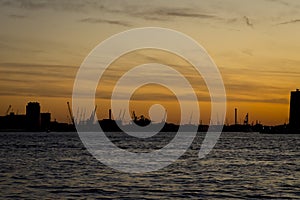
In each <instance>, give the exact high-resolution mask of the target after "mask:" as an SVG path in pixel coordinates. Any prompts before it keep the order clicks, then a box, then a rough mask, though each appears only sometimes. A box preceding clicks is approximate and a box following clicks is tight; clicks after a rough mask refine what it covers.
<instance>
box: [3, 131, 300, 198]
mask: <svg viewBox="0 0 300 200" xmlns="http://www.w3.org/2000/svg"><path fill="white" fill-rule="evenodd" d="M162 137H165V136H162ZM203 137H204V134H199V136H198V137H197V138H196V139H195V141H194V143H193V145H192V146H191V148H190V149H189V150H188V151H187V152H186V154H185V155H183V156H182V157H181V159H179V160H178V161H177V162H175V163H173V164H172V165H170V166H169V167H167V168H164V169H162V170H159V171H156V172H151V173H146V174H126V173H122V172H117V171H115V170H112V169H110V168H108V167H106V166H104V165H103V164H101V163H100V162H98V161H97V160H96V159H95V158H93V157H92V156H91V155H90V154H89V152H88V151H87V150H86V149H85V148H84V146H83V145H82V143H81V141H80V140H79V138H78V136H77V134H76V133H0V198H1V199H3V198H5V199H7V198H27V199H33V198H34V199H37V198H38V199H41V198H43V199H54V198H59V199H60V198H82V199H85V198H92V199H94V198H98V199H105V198H107V199H111V198H113V199H177V198H178V199H186V198H193V199H216V198H222V199H224V198H225V199H231V198H239V199H240V198H245V199H251V198H252V199H257V198H271V199H276V198H277V199H296V198H300V135H260V134H258V133H223V134H222V136H221V138H220V139H219V141H218V143H217V145H216V146H215V148H214V150H213V151H212V152H211V153H210V154H209V155H208V156H207V157H206V158H205V159H201V160H200V159H198V157H197V153H198V150H199V147H200V144H199V142H201V140H202V139H203ZM111 138H112V139H113V140H115V141H116V143H117V144H118V145H119V146H121V147H123V148H127V149H130V148H142V147H143V148H144V147H145V146H147V145H137V144H136V142H137V141H134V140H126V139H125V140H123V139H122V138H120V137H119V136H118V134H116V135H115V136H112V137H111ZM149 142H150V143H151V145H154V146H155V145H156V144H153V143H157V145H156V146H159V145H160V144H164V143H165V138H161V139H159V138H156V140H155V141H153V140H152V141H149ZM131 150H132V151H134V150H137V149H131Z"/></svg>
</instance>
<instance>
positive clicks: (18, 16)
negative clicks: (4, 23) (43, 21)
mask: <svg viewBox="0 0 300 200" xmlns="http://www.w3.org/2000/svg"><path fill="white" fill-rule="evenodd" d="M8 17H10V18H15V19H25V18H27V16H26V15H18V14H11V15H8Z"/></svg>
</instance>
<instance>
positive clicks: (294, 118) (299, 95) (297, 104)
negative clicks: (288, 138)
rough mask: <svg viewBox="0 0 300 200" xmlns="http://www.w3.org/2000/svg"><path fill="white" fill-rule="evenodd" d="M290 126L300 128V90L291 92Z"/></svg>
mask: <svg viewBox="0 0 300 200" xmlns="http://www.w3.org/2000/svg"><path fill="white" fill-rule="evenodd" d="M290 126H291V127H292V128H297V129H299V128H300V91H299V89H297V90H296V91H292V92H291V100H290Z"/></svg>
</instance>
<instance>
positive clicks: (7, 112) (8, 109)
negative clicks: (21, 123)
mask: <svg viewBox="0 0 300 200" xmlns="http://www.w3.org/2000/svg"><path fill="white" fill-rule="evenodd" d="M10 109H11V105H9V106H8V108H7V110H6V113H5V115H8V114H9V111H10Z"/></svg>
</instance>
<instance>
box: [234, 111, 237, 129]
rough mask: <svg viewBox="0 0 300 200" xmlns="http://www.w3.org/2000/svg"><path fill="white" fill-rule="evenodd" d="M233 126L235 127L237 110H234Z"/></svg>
mask: <svg viewBox="0 0 300 200" xmlns="http://www.w3.org/2000/svg"><path fill="white" fill-rule="evenodd" d="M234 124H235V125H237V108H235V109H234Z"/></svg>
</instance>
